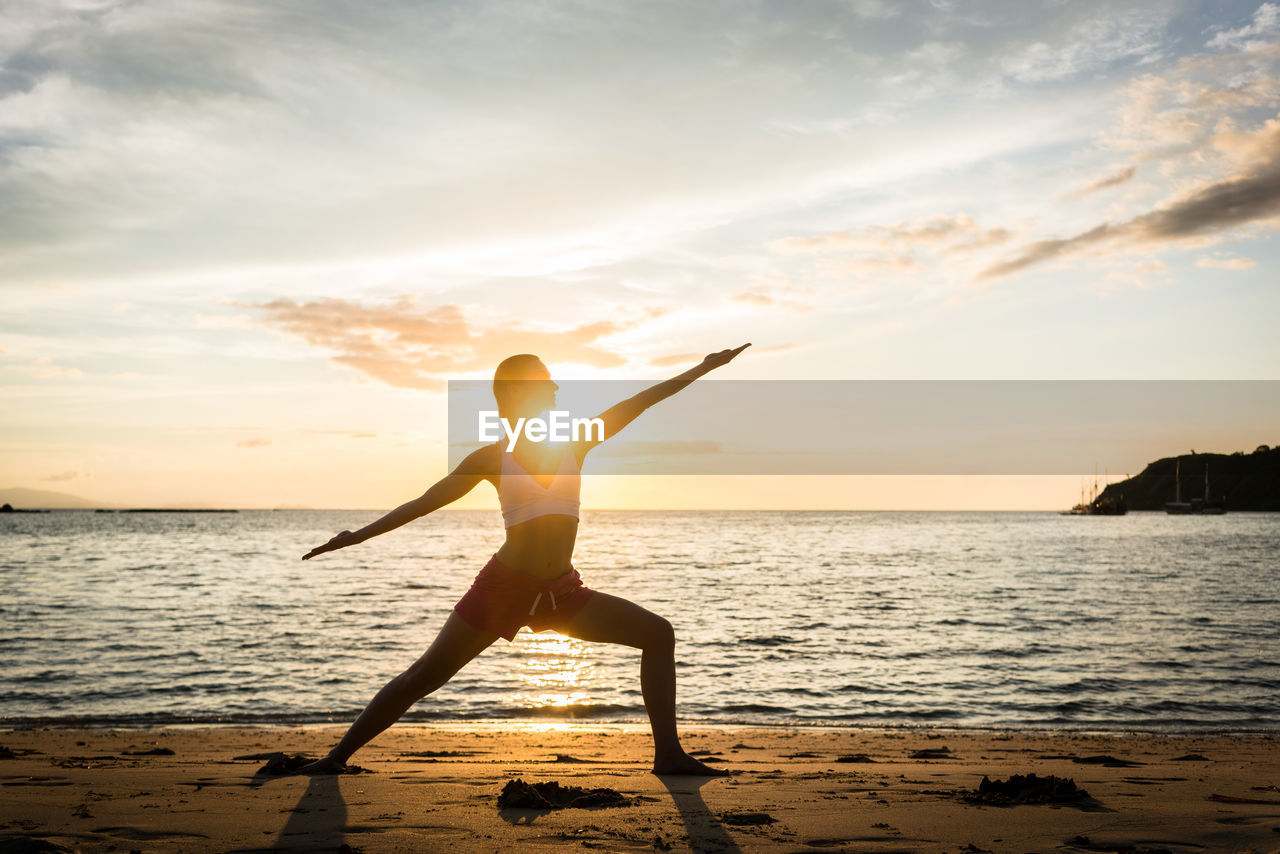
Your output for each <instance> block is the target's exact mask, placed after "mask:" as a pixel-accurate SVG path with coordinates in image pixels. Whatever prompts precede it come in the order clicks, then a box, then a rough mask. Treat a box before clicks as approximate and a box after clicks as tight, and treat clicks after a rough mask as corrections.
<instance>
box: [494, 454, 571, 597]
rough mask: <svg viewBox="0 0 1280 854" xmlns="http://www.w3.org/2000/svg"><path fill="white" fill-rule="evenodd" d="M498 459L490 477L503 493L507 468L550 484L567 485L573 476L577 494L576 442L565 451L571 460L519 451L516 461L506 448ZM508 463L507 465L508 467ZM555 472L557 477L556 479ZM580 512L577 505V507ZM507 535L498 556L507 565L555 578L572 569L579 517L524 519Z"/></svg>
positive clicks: (518, 474) (552, 515)
mask: <svg viewBox="0 0 1280 854" xmlns="http://www.w3.org/2000/svg"><path fill="white" fill-rule="evenodd" d="M499 453H500V456H499V457H498V463H497V464H496V465H495V467H494V472H493V476H491V477H490V478H489V480H490V482H491V483H493V485H494V487H495V488H496V489H497V490H498V494H499V496H500V497H501V496H502V495H503V491H502V476H503V472H504V471H506V472H508V473H512V474H515V475H516V476H520V475H522V474H525V473H527V475H526V476H529V475H531V476H533V477H534V479H535V481H538V482H539V483H540V484H545V485H547V486H550V485H551V484H552V483H555V484H556V485H557V486H561V487H562V486H563V485H564V481H563V480H561V479H562V478H573V481H572V482H571V485H572V487H574V488H573V489H572V490H571V491H572V492H573V493H574V494H575V495H576V487H577V485H578V483H579V481H578V478H579V474H578V471H579V467H580V465H581V462H582V461H581V459H580V458H579V457H578V456H577V454H578V451H577V449H576V448H574V447H573V446H570V447H569V448H567V449H565V451H564V453H568V454H571V455H573V458H572V459H571V460H561V459H558V458H556V457H555V456H550V457H543V458H541V459H540V458H538V457H534V456H530V455H528V454H517V455H516V456H515V459H514V465H515V466H516V467H518V468H515V467H513V465H512V463H513V461H512V460H511V459H508V458H507V454H506V452H505V451H501V450H500V452H499ZM504 463H505V468H504ZM552 475H554V476H555V480H554V481H552V480H551V478H552ZM574 510H575V512H576V507H575V508H574ZM506 531H507V536H506V540H505V541H504V542H503V544H502V547H501V548H499V549H498V551H497V553H496V554H495V557H496V558H497V559H498V562H499V563H501V564H502V565H503V566H506V567H508V568H510V569H514V570H516V571H517V572H523V573H525V574H527V575H532V576H534V577H537V578H542V579H552V578H555V577H557V576H559V575H563V574H564V573H566V572H568V571H569V568H570V562H571V561H572V558H573V547H574V543H575V542H576V541H577V536H578V518H577V516H576V515H568V514H567V513H547V514H545V515H539V516H535V517H534V518H532V519H528V520H527V521H521V522H518V523H516V524H513V525H511V527H509V528H507V529H506Z"/></svg>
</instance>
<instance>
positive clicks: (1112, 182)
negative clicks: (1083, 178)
mask: <svg viewBox="0 0 1280 854" xmlns="http://www.w3.org/2000/svg"><path fill="white" fill-rule="evenodd" d="M1137 171H1138V167H1136V166H1126V167H1124V168H1123V169H1120V170H1118V171H1116V172H1112V173H1111V174H1110V175H1108V176H1106V177H1105V178H1099V179H1098V180H1097V181H1094V182H1093V183H1092V184H1090V185H1089V186H1087V187H1083V188H1081V189H1079V190H1077V191H1076V192H1075V193H1072V195H1074V196H1088V195H1091V194H1092V193H1096V192H1098V191H1099V190H1105V189H1107V188H1108V187H1118V186H1120V185H1121V184H1124V183H1126V182H1127V181H1130V180H1132V179H1133V176H1134V175H1135V174H1136V173H1137Z"/></svg>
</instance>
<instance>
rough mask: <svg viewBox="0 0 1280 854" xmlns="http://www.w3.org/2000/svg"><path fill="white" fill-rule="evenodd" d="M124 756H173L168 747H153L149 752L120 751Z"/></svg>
mask: <svg viewBox="0 0 1280 854" xmlns="http://www.w3.org/2000/svg"><path fill="white" fill-rule="evenodd" d="M120 752H121V753H122V754H123V755H125V756H173V750H172V749H171V748H168V747H153V748H151V749H150V750H122V751H120Z"/></svg>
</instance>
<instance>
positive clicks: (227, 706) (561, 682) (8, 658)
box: [0, 510, 1280, 732]
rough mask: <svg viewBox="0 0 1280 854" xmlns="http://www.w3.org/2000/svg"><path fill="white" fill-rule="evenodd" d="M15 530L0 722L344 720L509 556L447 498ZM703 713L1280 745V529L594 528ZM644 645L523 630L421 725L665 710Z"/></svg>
mask: <svg viewBox="0 0 1280 854" xmlns="http://www.w3.org/2000/svg"><path fill="white" fill-rule="evenodd" d="M379 515H380V514H379V513H376V512H371V511H340V510H326V511H310V510H287V511H285V510H282V511H241V512H238V513H211V514H204V513H94V512H91V511H74V510H68V511H54V512H51V513H47V514H4V515H2V516H0V618H2V619H3V625H4V627H5V630H4V632H3V636H0V725H4V726H34V725H50V724H52V725H72V724H74V725H84V724H95V725H110V726H128V725H143V724H176V723H346V722H349V721H350V720H352V719H353V718H354V716H355V715H356V714H357V713H358V712H359V711H360V709H362V708H363V707H364V705H365V704H366V703H367V702H368V700H369V699H370V698H371V697H372V696H373V694H374V693H375V692H376V691H377V690H378V689H379V688H380V687H381V686H382V685H383V684H384V683H385V682H386V680H387V679H389V678H391V677H392V676H395V675H396V674H397V673H399V672H400V671H402V670H403V669H404V668H405V667H407V666H408V665H409V664H411V663H412V662H413V661H414V660H415V659H416V658H417V657H418V656H419V655H421V653H422V652H423V651H424V650H425V649H426V648H427V646H428V645H429V644H430V642H431V640H432V639H433V638H434V636H435V633H436V632H437V630H438V629H439V628H440V626H441V625H442V624H443V623H444V620H445V619H446V617H447V616H448V614H449V611H450V609H451V608H452V607H453V605H454V603H455V602H456V601H457V600H458V598H459V597H461V596H462V594H463V593H464V592H465V591H466V589H467V587H468V586H469V585H470V583H471V580H472V578H473V577H474V576H475V574H476V573H477V572H478V571H479V569H480V567H481V566H483V564H484V563H485V561H486V560H487V559H488V558H489V557H490V555H491V554H492V553H493V552H494V551H495V550H496V549H497V547H498V545H499V544H500V543H501V539H502V524H501V518H500V516H499V514H498V513H497V512H496V511H492V512H489V511H465V510H454V511H450V510H445V511H441V512H438V513H436V514H432V515H431V516H428V517H426V518H424V519H420V520H418V521H417V522H415V523H413V524H411V525H409V526H406V527H404V528H401V529H399V530H397V531H394V532H392V533H389V534H386V535H384V536H382V537H379V538H376V539H374V540H370V541H368V542H366V543H364V544H361V545H359V546H356V547H353V548H350V549H347V550H343V551H339V552H335V553H331V554H327V555H324V556H322V557H320V558H318V559H314V560H311V561H306V562H303V561H301V560H300V557H301V556H302V554H304V553H305V552H306V551H308V550H309V549H310V548H311V547H313V546H315V545H318V544H320V543H322V542H324V541H326V540H327V539H328V538H329V537H330V536H332V535H333V534H334V533H336V532H337V531H339V530H342V529H344V528H347V529H352V530H354V529H357V528H359V527H360V526H362V525H364V524H367V523H368V522H370V521H372V520H373V519H375V518H377V517H378V516H379ZM574 566H575V567H576V568H577V569H578V570H579V572H581V574H582V576H583V580H584V581H585V583H586V584H587V585H588V586H590V587H594V588H596V589H599V590H603V591H605V592H609V593H612V594H614V595H617V596H622V597H625V598H628V599H631V600H632V601H635V602H637V603H639V604H641V605H643V606H644V607H646V608H648V609H650V610H651V611H654V612H656V613H658V614H661V615H662V616H664V617H666V618H668V619H669V620H670V621H671V622H672V624H673V625H674V626H675V629H676V641H677V647H676V659H677V673H678V697H677V703H678V713H679V716H680V720H681V721H683V722H696V723H718V724H746V725H770V724H787V725H795V724H817V725H875V726H911V725H922V724H928V725H933V726H954V727H995V728H1030V729H1070V730H1091V731H1112V730H1148V731H1149V730H1156V731H1176V732H1186V731H1196V732H1203V731H1272V732H1274V731H1276V729H1277V728H1278V727H1280V632H1277V628H1276V627H1277V615H1278V614H1280V608H1277V605H1278V604H1280V599H1277V596H1278V595H1280V592H1278V591H1280V514H1265V513H1230V514H1227V515H1225V516H1205V517H1175V516H1166V515H1164V514H1162V513H1130V514H1129V515H1127V516H1123V517H1071V516H1059V515H1057V514H1055V513H1043V512H709V511H703V512H688V511H678V512H676V511H672V512H665V511H594V512H593V511H585V512H584V514H583V519H582V526H581V529H580V532H579V540H578V548H577V552H576V555H575V557H574ZM639 661H640V656H639V651H638V650H634V649H630V648H627V647H621V646H612V645H601V644H590V643H583V642H580V641H577V640H573V639H570V638H566V637H564V636H561V635H559V634H556V633H554V632H546V633H538V634H535V633H532V632H530V631H529V630H528V629H524V630H522V631H521V632H520V634H519V635H518V636H517V638H516V641H515V642H514V643H511V644H508V643H507V642H506V641H505V640H501V639H499V640H498V641H497V642H496V643H495V644H494V645H493V646H492V647H490V648H489V649H488V650H487V651H485V652H484V653H483V654H482V655H481V656H480V657H479V658H477V659H476V660H475V661H473V662H472V663H471V664H470V665H468V666H467V667H466V668H465V669H463V670H462V671H461V672H460V673H459V674H458V675H457V676H456V677H455V678H454V679H453V680H452V681H451V682H450V683H449V684H447V685H446V686H445V687H444V688H442V689H441V690H439V691H438V692H436V693H435V694H432V695H431V696H429V697H427V698H425V699H423V700H422V701H421V702H419V703H418V704H417V705H416V706H415V707H414V708H412V709H411V710H410V711H409V713H408V714H407V715H406V717H405V719H406V720H417V721H440V722H454V721H479V720H489V721H494V720H496V721H512V720H516V721H525V722H527V721H530V720H547V721H563V720H568V719H585V720H591V721H601V722H615V721H616V722H643V721H644V720H646V718H645V713H644V706H643V703H642V700H641V695H640V686H639Z"/></svg>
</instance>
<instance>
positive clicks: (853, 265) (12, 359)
mask: <svg viewBox="0 0 1280 854" xmlns="http://www.w3.org/2000/svg"><path fill="white" fill-rule="evenodd" d="M0 16H3V22H4V25H3V26H0V298H2V299H3V306H4V307H3V311H0V406H2V407H3V412H4V415H3V418H2V419H0V487H27V488H35V489H51V490H58V491H63V492H69V493H74V494H77V495H84V496H88V497H90V498H93V499H95V500H99V501H102V502H109V503H113V504H120V505H133V506H140V505H145V506H173V505H183V506H225V507H287V506H310V507H345V508H384V507H391V506H395V505H396V504H399V503H401V502H402V501H405V500H408V499H409V498H412V497H414V496H416V495H418V494H419V493H421V492H422V491H423V490H424V489H425V488H426V487H427V486H429V485H430V483H432V482H433V481H434V480H435V479H437V478H438V477H440V476H442V475H443V474H444V473H445V472H446V463H447V455H446V443H447V435H446V434H447V423H446V420H447V419H446V397H445V394H444V389H445V387H446V383H447V382H448V381H449V380H450V379H474V378H483V377H486V376H489V375H491V372H492V370H493V367H494V366H495V365H496V363H497V362H498V361H500V360H501V359H502V358H504V357H505V356H507V355H511V354H512V353H518V352H533V353H537V354H538V355H540V356H541V357H542V358H543V360H544V361H545V362H546V363H547V364H548V365H549V366H550V368H551V370H552V373H553V375H554V376H556V377H558V378H567V379H608V378H615V379H627V380H637V379H653V380H660V379H663V378H665V377H667V376H670V375H672V374H674V373H678V372H679V371H681V370H683V369H684V368H686V367H688V366H691V365H692V364H694V363H696V362H697V361H698V360H699V359H701V357H702V356H703V355H705V354H706V353H708V352H711V351H715V350H720V349H722V348H725V347H731V346H736V345H738V344H741V343H744V342H746V341H750V342H752V343H753V347H752V348H751V349H750V350H748V351H747V353H746V354H744V355H743V356H742V357H741V358H740V359H739V360H738V361H735V362H734V363H733V364H731V365H730V366H728V367H726V368H724V369H722V371H721V372H720V373H718V374H717V375H716V376H717V378H722V379H740V380H787V379H823V380H836V379H850V380H952V379H954V380H960V379H982V380H989V379H1018V380H1035V379H1088V380H1101V379H1126V380H1171V379H1178V380H1224V379H1233V380H1271V379H1277V371H1276V368H1277V366H1278V365H1280V336H1277V335H1276V334H1275V318H1277V317H1280V294H1278V293H1277V288H1276V286H1275V281H1274V278H1275V274H1274V270H1275V269H1276V261H1277V241H1276V239H1275V235H1276V227H1277V225H1278V224H1280V4H1276V3H1262V4H1258V3H1256V2H1248V3H1235V2H1158V3H1157V2H1151V3H1138V2H1128V3H1125V2H1120V3H1114V2H1113V3H1101V2H1089V0H1078V1H1077V2H1069V3H1068V2H1026V3H1006V2H986V3H983V2H964V0H929V1H928V2H895V0H838V2H837V1H836V0H832V2H817V1H816V0H815V2H804V1H803V0H798V2H787V3H750V2H747V3H742V2H737V3H719V2H699V3H685V2H644V3H638V2H633V3H607V2H586V0H583V2H486V1H485V0H468V2H434V3H423V2H375V3H339V2H324V0H307V2H275V3H270V4H258V3H243V4H241V3H231V2H224V0H205V2H198V3H197V2H184V0H165V2H110V1H109V0H78V2H59V0H39V2H22V0H19V2H0ZM1267 270H1272V271H1273V272H1272V273H1271V274H1270V275H1268V273H1267V272H1266V271H1267ZM1245 428H1248V429H1241V426H1240V425H1233V428H1232V431H1229V432H1224V434H1223V436H1222V439H1221V442H1222V443H1223V446H1222V447H1215V448H1211V449H1210V450H1219V451H1225V452H1230V451H1233V450H1239V449H1241V447H1240V445H1241V444H1244V448H1243V449H1244V450H1251V449H1252V445H1253V444H1260V443H1263V442H1269V443H1274V440H1276V439H1277V438H1280V437H1277V436H1275V435H1264V433H1265V432H1266V431H1265V430H1264V429H1263V428H1262V427H1261V426H1259V427H1258V428H1257V430H1258V435H1257V436H1256V440H1255V439H1253V438H1252V435H1253V434H1252V433H1251V432H1250V430H1251V429H1252V427H1251V426H1250V425H1245ZM1272 432H1274V431H1272ZM1241 436H1244V437H1245V440H1246V441H1244V442H1242V441H1241V438H1240V437H1241ZM1186 450H1187V449H1186V448H1183V447H1166V446H1164V445H1163V444H1162V443H1161V442H1160V441H1159V440H1158V439H1157V438H1153V442H1152V447H1151V448H1150V459H1156V458H1158V457H1163V456H1169V455H1172V454H1176V453H1183V452H1186ZM1200 450H1205V449H1204V448H1201V449H1200ZM1102 462H1103V464H1105V461H1102ZM1081 474H1087V473H1085V472H1082V473H1081ZM1079 486H1080V479H1079V478H1078V477H1061V476H1059V477H1055V478H1050V477H1034V476H1032V477H1021V478H1013V477H1005V478H998V477H988V478H977V479H974V478H957V477H949V478H948V477H927V476H924V477H923V479H921V478H916V479H911V478H888V479H886V478H865V477H864V478H858V477H816V478H815V477H805V478H800V477H796V478H786V477H781V476H779V477H769V478H743V477H739V478H733V477H729V478H710V477H708V478H692V479H689V480H686V481H681V482H680V483H679V484H678V485H677V484H676V483H675V481H674V480H673V479H671V478H644V477H640V476H636V477H626V478H612V479H607V478H601V479H597V480H596V481H594V482H590V483H588V484H587V485H586V488H585V490H584V496H583V498H584V505H585V506H594V507H686V506H688V507H859V508H860V507H869V508H874V507H886V508H895V507H913V508H934V507H995V508H1037V509H1048V508H1058V507H1062V506H1069V505H1070V504H1071V503H1074V501H1075V500H1077V499H1078V490H1079ZM462 506H473V507H496V499H495V498H494V496H493V494H492V490H491V489H489V490H488V491H487V493H485V494H480V491H477V492H476V493H474V494H473V495H472V496H468V498H467V499H465V500H464V502H463V503H462Z"/></svg>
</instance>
